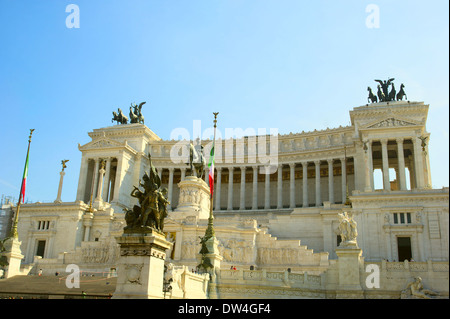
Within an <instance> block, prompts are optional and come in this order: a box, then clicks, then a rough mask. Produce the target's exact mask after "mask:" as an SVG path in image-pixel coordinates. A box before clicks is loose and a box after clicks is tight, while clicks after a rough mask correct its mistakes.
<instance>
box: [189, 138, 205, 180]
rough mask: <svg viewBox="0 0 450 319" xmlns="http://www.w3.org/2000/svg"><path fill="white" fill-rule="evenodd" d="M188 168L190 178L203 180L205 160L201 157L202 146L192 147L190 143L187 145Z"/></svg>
mask: <svg viewBox="0 0 450 319" xmlns="http://www.w3.org/2000/svg"><path fill="white" fill-rule="evenodd" d="M189 166H190V168H191V176H194V175H195V176H197V177H198V178H203V174H204V172H205V167H206V160H205V157H204V156H203V146H202V145H197V146H194V145H193V144H192V143H190V144H189Z"/></svg>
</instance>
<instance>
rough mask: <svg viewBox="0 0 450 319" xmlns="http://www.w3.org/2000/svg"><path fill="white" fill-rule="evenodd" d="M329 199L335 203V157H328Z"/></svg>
mask: <svg viewBox="0 0 450 319" xmlns="http://www.w3.org/2000/svg"><path fill="white" fill-rule="evenodd" d="M327 162H328V201H329V202H330V203H331V204H334V175H333V159H328V160H327Z"/></svg>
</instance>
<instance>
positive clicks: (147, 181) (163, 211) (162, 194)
mask: <svg viewBox="0 0 450 319" xmlns="http://www.w3.org/2000/svg"><path fill="white" fill-rule="evenodd" d="M148 157H149V160H150V174H147V173H145V174H144V176H143V177H142V180H140V181H139V187H136V186H133V190H132V191H131V196H133V197H135V198H137V199H138V202H139V205H134V207H133V209H124V211H125V222H126V224H127V225H126V226H125V227H124V232H125V233H142V232H150V231H151V230H152V229H153V230H156V231H160V232H162V231H163V228H164V219H165V218H166V217H167V205H168V204H169V201H168V200H167V189H166V188H161V180H160V178H159V176H158V172H157V170H156V168H155V167H154V166H153V164H152V161H151V156H150V154H149V155H148ZM141 188H142V189H143V191H141Z"/></svg>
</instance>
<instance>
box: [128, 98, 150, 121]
mask: <svg viewBox="0 0 450 319" xmlns="http://www.w3.org/2000/svg"><path fill="white" fill-rule="evenodd" d="M145 103H146V102H142V103H141V104H139V105H137V104H133V103H131V106H130V123H140V124H144V116H143V115H142V106H143V105H144V104H145Z"/></svg>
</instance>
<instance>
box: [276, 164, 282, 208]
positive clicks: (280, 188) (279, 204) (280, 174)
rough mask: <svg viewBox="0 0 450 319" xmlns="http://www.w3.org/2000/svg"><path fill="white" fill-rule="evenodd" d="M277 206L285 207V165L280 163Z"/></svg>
mask: <svg viewBox="0 0 450 319" xmlns="http://www.w3.org/2000/svg"><path fill="white" fill-rule="evenodd" d="M277 208H278V209H280V208H283V165H282V164H279V165H278V182H277Z"/></svg>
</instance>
